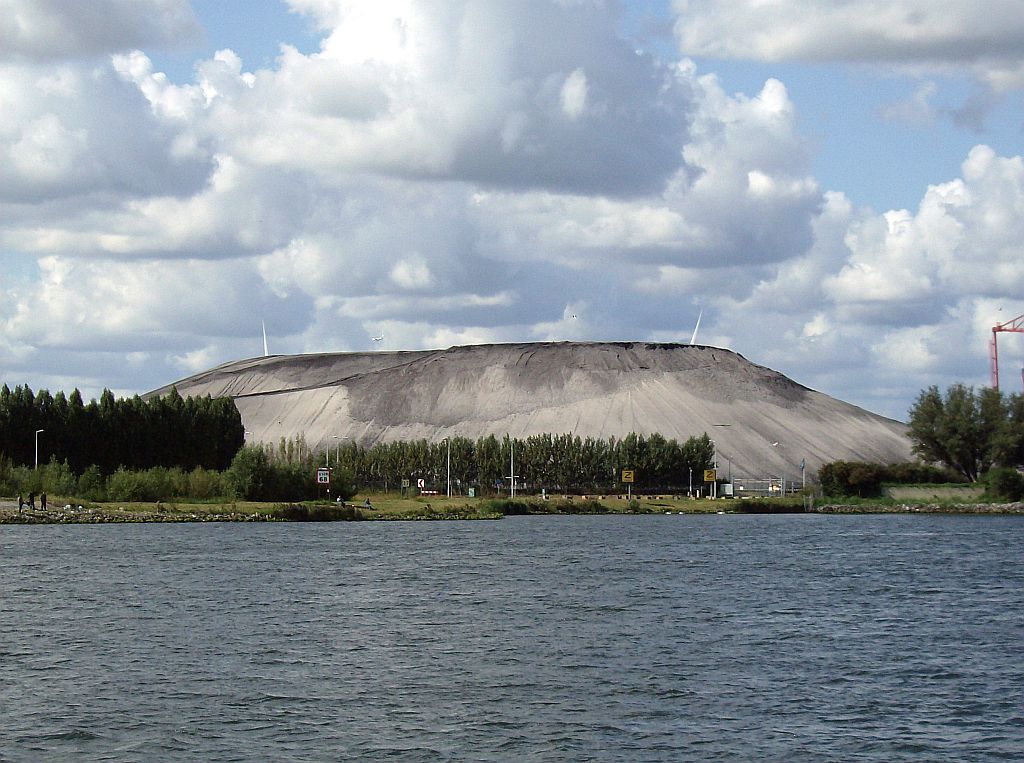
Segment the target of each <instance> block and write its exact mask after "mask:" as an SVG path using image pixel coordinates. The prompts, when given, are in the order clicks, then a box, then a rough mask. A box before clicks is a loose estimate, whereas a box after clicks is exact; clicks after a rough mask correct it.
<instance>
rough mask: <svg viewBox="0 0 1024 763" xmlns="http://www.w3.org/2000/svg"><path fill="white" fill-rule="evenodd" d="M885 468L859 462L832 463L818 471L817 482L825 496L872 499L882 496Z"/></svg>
mask: <svg viewBox="0 0 1024 763" xmlns="http://www.w3.org/2000/svg"><path fill="white" fill-rule="evenodd" d="M884 476H885V468H884V467H883V466H882V465H881V464H870V463H864V462H860V461H833V462H832V463H830V464H825V465H824V466H822V467H821V469H819V470H818V482H820V483H821V490H822V492H823V493H824V494H825V495H834V496H840V495H855V496H858V497H860V498H872V497H875V496H879V495H881V494H882V481H883V479H884Z"/></svg>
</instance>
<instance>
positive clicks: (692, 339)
mask: <svg viewBox="0 0 1024 763" xmlns="http://www.w3.org/2000/svg"><path fill="white" fill-rule="evenodd" d="M703 316H704V308H701V310H700V312H699V313H698V314H697V325H696V326H694V327H693V336H691V337H690V344H697V331H698V330H699V329H700V319H701V318H702V317H703Z"/></svg>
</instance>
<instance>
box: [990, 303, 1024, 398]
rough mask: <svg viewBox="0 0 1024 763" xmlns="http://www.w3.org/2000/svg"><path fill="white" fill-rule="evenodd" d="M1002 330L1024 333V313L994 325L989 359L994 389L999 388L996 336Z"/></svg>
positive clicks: (1023, 370)
mask: <svg viewBox="0 0 1024 763" xmlns="http://www.w3.org/2000/svg"><path fill="white" fill-rule="evenodd" d="M1000 331H1011V332H1013V333H1015V334H1024V315H1018V316H1017V317H1016V318H1014V319H1013V320H1012V321H1007V322H1006V323H997V324H996V325H995V326H993V327H992V341H991V342H989V345H988V348H989V359H990V360H991V361H992V389H996V390H998V389H999V345H998V344H996V337H997V336H999V332H1000ZM1021 380H1022V381H1024V369H1022V370H1021Z"/></svg>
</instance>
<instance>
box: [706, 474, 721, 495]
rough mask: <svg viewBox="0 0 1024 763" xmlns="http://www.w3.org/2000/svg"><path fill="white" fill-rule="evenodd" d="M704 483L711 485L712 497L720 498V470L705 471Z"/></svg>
mask: <svg viewBox="0 0 1024 763" xmlns="http://www.w3.org/2000/svg"><path fill="white" fill-rule="evenodd" d="M704 481H705V482H710V483H711V497H712V498H717V497H718V470H717V469H705V470H704Z"/></svg>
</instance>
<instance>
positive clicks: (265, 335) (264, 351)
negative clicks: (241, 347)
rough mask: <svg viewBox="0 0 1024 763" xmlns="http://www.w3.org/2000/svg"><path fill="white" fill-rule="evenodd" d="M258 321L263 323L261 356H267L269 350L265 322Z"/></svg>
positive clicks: (268, 355)
mask: <svg viewBox="0 0 1024 763" xmlns="http://www.w3.org/2000/svg"><path fill="white" fill-rule="evenodd" d="M260 323H261V324H263V357H265V358H269V357H270V350H269V349H268V348H267V322H266V321H260Z"/></svg>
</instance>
